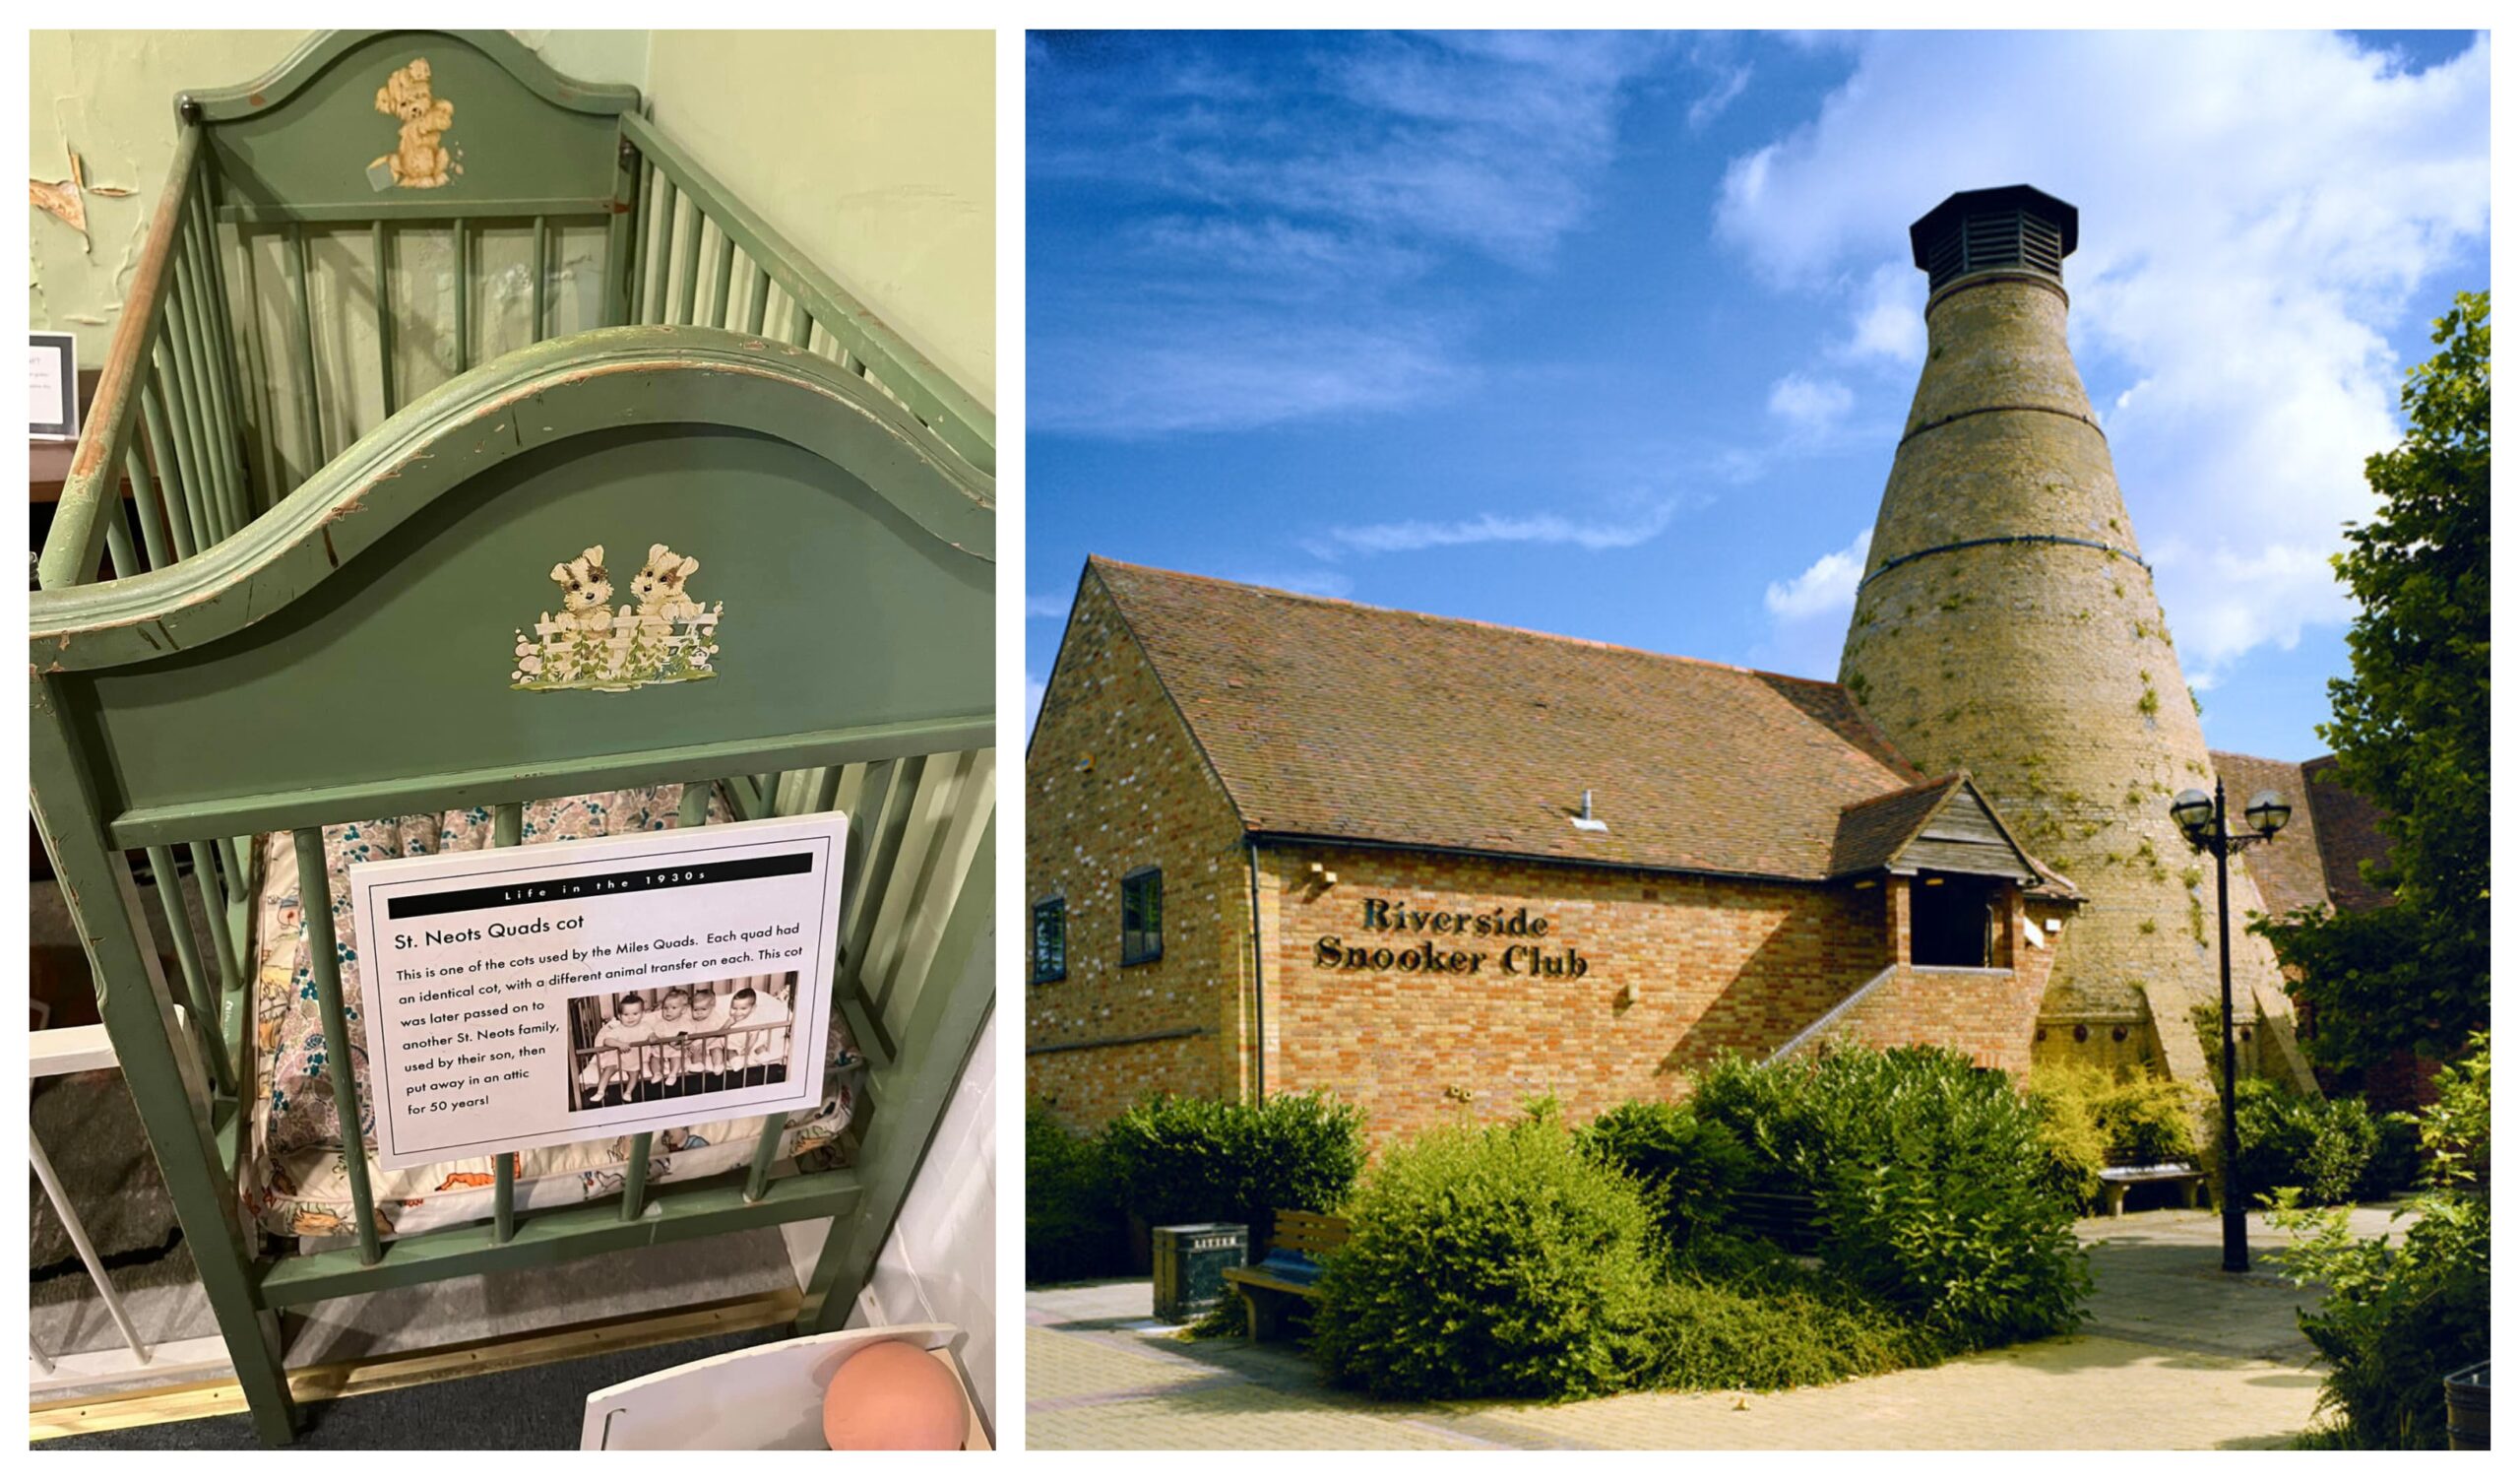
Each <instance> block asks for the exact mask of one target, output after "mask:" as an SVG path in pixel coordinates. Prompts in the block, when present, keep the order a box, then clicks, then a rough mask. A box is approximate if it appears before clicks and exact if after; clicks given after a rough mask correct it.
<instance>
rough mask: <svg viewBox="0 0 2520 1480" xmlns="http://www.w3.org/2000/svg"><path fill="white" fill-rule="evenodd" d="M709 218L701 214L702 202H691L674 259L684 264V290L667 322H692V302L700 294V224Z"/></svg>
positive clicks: (676, 245)
mask: <svg viewBox="0 0 2520 1480" xmlns="http://www.w3.org/2000/svg"><path fill="white" fill-rule="evenodd" d="M705 220H707V218H706V217H705V216H703V215H702V214H701V210H700V202H699V201H698V200H694V201H692V202H691V214H690V215H689V216H688V217H686V218H684V220H683V224H682V235H681V237H680V239H679V240H677V241H676V242H675V243H674V249H673V255H674V260H675V261H677V262H679V263H681V264H682V290H681V291H680V292H679V293H677V294H676V295H675V299H674V313H673V317H672V318H671V319H668V320H667V321H666V322H668V323H674V324H690V323H693V322H696V321H695V320H694V319H693V317H692V304H693V302H694V301H695V300H696V299H697V298H698V297H699V296H700V224H701V223H702V222H703V221H705Z"/></svg>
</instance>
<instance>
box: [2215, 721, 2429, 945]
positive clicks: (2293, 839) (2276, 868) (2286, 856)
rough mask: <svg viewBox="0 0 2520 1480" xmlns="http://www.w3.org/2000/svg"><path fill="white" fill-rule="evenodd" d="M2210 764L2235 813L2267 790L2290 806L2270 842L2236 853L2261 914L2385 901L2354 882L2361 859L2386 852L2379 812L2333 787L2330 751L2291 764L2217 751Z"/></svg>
mask: <svg viewBox="0 0 2520 1480" xmlns="http://www.w3.org/2000/svg"><path fill="white" fill-rule="evenodd" d="M2214 769H2215V770H2216V771H2217V772H2218V773H2219V774H2220V775H2221V776H2222V778H2223V790H2224V794H2225V796H2226V797H2227V798H2228V799H2229V804H2230V805H2231V807H2232V809H2233V811H2235V812H2237V811H2238V810H2239V809H2240V808H2242V807H2245V806H2246V805H2248V799H2249V798H2251V797H2253V796H2255V795H2256V794H2257V793H2258V792H2260V791H2262V790H2266V789H2269V788H2271V789H2273V790H2275V791H2278V792H2281V793H2283V794H2284V796H2285V798H2286V800H2288V801H2290V802H2291V803H2292V804H2293V816H2292V820H2290V821H2289V822H2287V823H2285V825H2284V830H2283V831H2282V832H2280V833H2277V834H2276V835H2275V840H2274V841H2273V842H2270V843H2260V844H2258V845H2256V846H2255V847H2253V848H2251V849H2249V851H2248V852H2247V853H2246V854H2244V855H2243V857H2244V858H2246V859H2247V861H2248V863H2247V868H2248V871H2249V874H2250V876H2251V877H2253V878H2255V879H2256V880H2257V891H2258V894H2259V895H2260V897H2262V898H2263V899H2264V900H2265V901H2266V910H2267V913H2268V914H2270V915H2288V914H2291V913H2292V912H2293V911H2295V910H2297V909H2299V908H2300V907H2301V906H2303V905H2310V904H2320V903H2327V904H2333V905H2335V906H2336V907H2337V908H2338V909H2340V910H2367V909H2370V908H2372V907H2374V906H2376V905H2381V904H2386V903H2387V902H2388V897H2389V896H2388V895H2387V894H2386V893H2385V892H2384V891H2382V890H2379V889H2374V888H2372V887H2371V886H2370V885H2369V884H2366V883H2364V882H2363V881H2362V870H2361V869H2360V868H2359V867H2358V866H2359V865H2360V864H2361V863H2362V860H2364V859H2366V858H2367V859H2377V858H2384V857H2386V856H2387V853H2388V847H2389V841H2388V838H2387V836H2386V835H2384V834H2383V833H2381V831H2380V829H2379V821H2380V809H2379V808H2378V807H2376V806H2374V805H2372V804H2370V803H2369V802H2366V801H2364V800H2363V799H2362V797H2359V796H2357V795H2355V794H2354V793H2352V792H2349V791H2347V790H2346V789H2345V788H2344V787H2342V786H2339V785H2338V784H2337V782H2336V776H2335V772H2336V757H2335V756H2333V755H2322V756H2320V757H2319V758H2318V759H2316V760H2312V761H2305V762H2303V763H2301V764H2299V765H2295V764H2294V763H2292V762H2291V761H2283V760H2267V759H2265V758H2264V757H2262V756H2256V755H2237V754H2234V753H2232V752H2230V751H2228V750H2217V751H2215V752H2214ZM2233 825H2234V827H2235V828H2237V827H2239V826H2240V825H2242V824H2241V822H2240V819H2239V818H2237V817H2234V818H2233Z"/></svg>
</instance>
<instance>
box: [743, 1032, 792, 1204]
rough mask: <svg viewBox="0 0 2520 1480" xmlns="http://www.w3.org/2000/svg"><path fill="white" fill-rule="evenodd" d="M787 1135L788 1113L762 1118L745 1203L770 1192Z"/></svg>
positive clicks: (747, 1183)
mask: <svg viewBox="0 0 2520 1480" xmlns="http://www.w3.org/2000/svg"><path fill="white" fill-rule="evenodd" d="M799 985H800V987H801V984H799ZM788 1037H789V1038H790V1039H792V1038H794V1037H795V1034H794V1033H793V1032H792V1031H791V1032H790V1033H789V1034H788ZM788 1053H789V1055H790V1056H791V1057H792V1056H793V1054H794V1053H795V1046H794V1044H793V1043H790V1044H789V1045H788ZM787 1133H788V1112H786V1111H784V1110H778V1111H773V1112H771V1113H770V1114H769V1115H767V1116H764V1117H763V1118H762V1122H761V1135H760V1136H759V1138H757V1139H756V1140H754V1142H753V1146H752V1169H751V1171H750V1172H749V1173H747V1174H746V1175H745V1177H744V1200H745V1201H746V1202H759V1201H760V1200H761V1199H762V1197H763V1196H764V1195H766V1194H767V1193H768V1192H769V1191H770V1168H771V1166H772V1164H773V1163H775V1162H777V1161H778V1160H779V1139H780V1137H781V1136H784V1135H786V1134H787Z"/></svg>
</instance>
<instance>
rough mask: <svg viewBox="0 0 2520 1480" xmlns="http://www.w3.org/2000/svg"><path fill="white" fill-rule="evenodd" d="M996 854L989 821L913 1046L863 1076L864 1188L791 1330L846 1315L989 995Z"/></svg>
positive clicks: (832, 1323)
mask: <svg viewBox="0 0 2520 1480" xmlns="http://www.w3.org/2000/svg"><path fill="white" fill-rule="evenodd" d="M996 860H997V819H996V818H994V817H992V818H990V819H989V823H988V826H987V828H986V829H985V830H984V831H982V832H981V834H980V845H979V848H978V850H977V852H975V853H974V854H973V855H972V863H971V867H970V868H969V869H966V870H965V871H964V874H963V888H962V892H961V893H960V894H958V895H956V896H955V899H954V908H953V912H952V913H951V914H949V915H948V916H947V917H946V920H945V932H944V935H943V938H941V939H940V940H938V942H937V945H936V956H935V959H934V961H933V962H932V963H931V964H930V965H929V967H928V969H927V980H926V981H925V982H924V983H923V984H921V986H920V989H919V993H918V996H917V997H915V998H914V999H913V1006H912V1009H911V1019H910V1024H909V1027H908V1029H907V1030H906V1031H905V1032H904V1033H903V1034H902V1036H901V1040H900V1041H901V1043H902V1044H903V1046H904V1048H905V1050H906V1051H907V1050H909V1049H911V1047H912V1046H915V1047H916V1052H905V1053H904V1054H903V1056H902V1060H903V1061H907V1062H899V1061H897V1062H895V1064H894V1065H892V1066H890V1067H888V1068H885V1069H882V1070H878V1071H876V1072H875V1073H874V1074H873V1075H872V1076H871V1077H872V1079H873V1081H874V1083H873V1088H874V1091H875V1095H876V1099H875V1103H874V1105H873V1106H872V1107H871V1109H872V1112H873V1113H872V1115H871V1117H870V1120H871V1124H870V1125H869V1126H868V1127H867V1131H866V1135H865V1138H864V1140H863V1142H862V1143H861V1144H860V1146H859V1149H858V1157H857V1172H858V1176H859V1177H860V1178H861V1179H862V1181H863V1185H864V1188H865V1191H864V1194H863V1196H862V1199H861V1200H860V1201H859V1202H858V1204H857V1206H856V1207H855V1208H854V1209H853V1210H851V1212H850V1213H848V1214H847V1215H846V1216H843V1217H840V1218H835V1219H833V1220H832V1226H831V1234H830V1236H829V1237H827V1238H825V1239H824V1240H823V1252H822V1254H821V1255H820V1256H819V1257H818V1258H816V1259H815V1261H814V1273H813V1277H812V1279H810V1280H808V1281H807V1282H806V1285H805V1300H804V1308H803V1310H802V1311H801V1312H800V1313H799V1315H798V1316H797V1318H796V1324H797V1327H798V1329H799V1330H800V1331H802V1332H803V1333H805V1334H807V1335H816V1334H820V1333H822V1332H825V1331H836V1330H839V1329H840V1328H841V1326H842V1325H843V1323H845V1322H846V1321H847V1320H848V1319H849V1312H850V1308H851V1307H852V1306H854V1305H855V1304H856V1303H857V1292H858V1291H859V1290H860V1289H862V1288H864V1286H865V1283H866V1281H867V1279H868V1278H869V1277H870V1276H871V1275H872V1274H873V1273H874V1271H875V1259H876V1256H877V1255H880V1254H882V1253H883V1249H884V1241H885V1240H886V1239H889V1238H890V1237H892V1232H893V1223H894V1220H896V1219H897V1218H899V1217H900V1216H901V1210H902V1202H903V1200H904V1199H905V1198H907V1197H908V1196H909V1195H910V1189H911V1184H912V1183H913V1182H914V1181H915V1180H916V1179H917V1176H918V1170H919V1167H920V1166H921V1165H922V1164H923V1163H924V1162H925V1161H926V1160H927V1148H928V1145H929V1143H930V1142H932V1141H933V1140H935V1138H936V1126H937V1123H938V1122H940V1121H942V1120H943V1119H944V1117H945V1107H946V1105H947V1104H948V1103H950V1102H951V1101H952V1099H953V1097H954V1090H955V1087H956V1086H957V1085H958V1084H960V1083H961V1082H962V1078H963V1066H964V1065H965V1064H966V1063H968V1062H970V1061H971V1057H972V1050H973V1048H974V1047H975V1046H976V1045H977V1043H978V1041H979V1036H980V1029H981V1028H982V1027H983V1026H984V1025H985V1024H986V1023H987V1021H988V1013H989V1004H990V1002H991V1001H992V1000H993V998H994V996H995V994H994V991H993V989H992V983H991V976H992V973H991V971H990V970H989V955H988V940H989V937H990V935H991V933H992V931H991V918H990V917H991V914H992V911H993V908H994V901H995V899H996V893H997V890H996Z"/></svg>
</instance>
